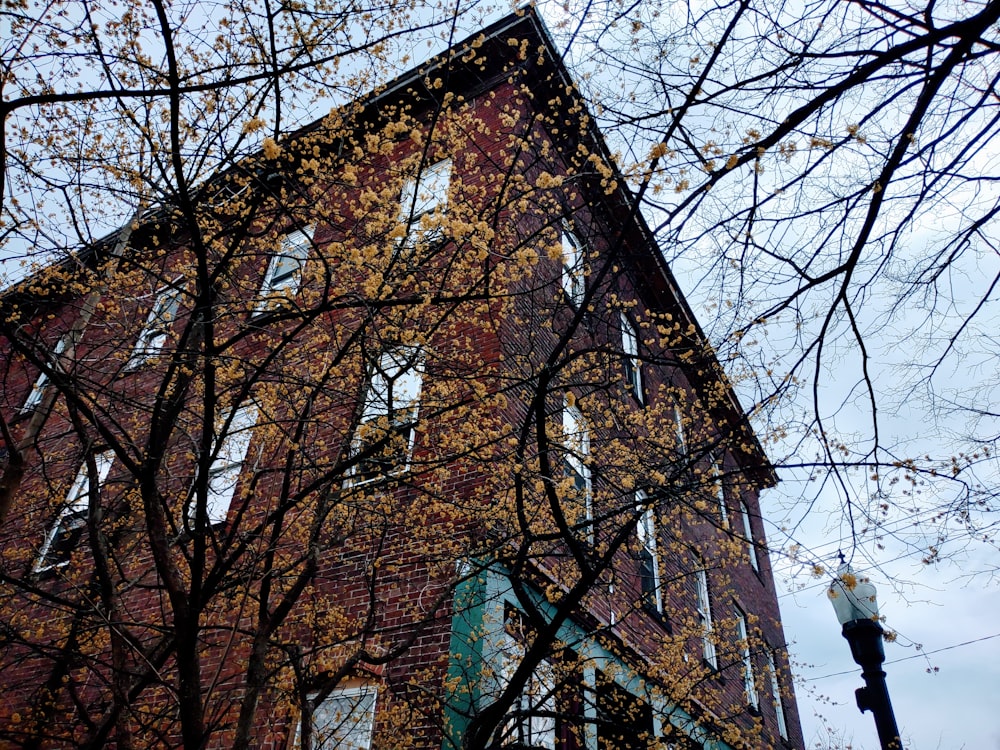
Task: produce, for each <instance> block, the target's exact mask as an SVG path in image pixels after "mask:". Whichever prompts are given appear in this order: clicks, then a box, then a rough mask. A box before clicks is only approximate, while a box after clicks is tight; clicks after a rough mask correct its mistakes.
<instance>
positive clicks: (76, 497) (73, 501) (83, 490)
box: [32, 451, 115, 573]
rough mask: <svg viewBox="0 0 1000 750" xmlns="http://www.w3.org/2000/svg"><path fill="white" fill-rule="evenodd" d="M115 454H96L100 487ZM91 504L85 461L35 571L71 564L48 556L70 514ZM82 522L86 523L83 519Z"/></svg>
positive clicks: (48, 536) (81, 510)
mask: <svg viewBox="0 0 1000 750" xmlns="http://www.w3.org/2000/svg"><path fill="white" fill-rule="evenodd" d="M114 458H115V454H114V452H113V451H105V452H104V453H98V454H97V455H95V456H94V465H95V468H96V469H97V487H98V489H99V488H101V487H102V486H103V485H104V481H105V480H106V479H107V477H108V471H109V470H110V469H111V464H112V463H114ZM89 504H90V476H89V472H88V471H87V463H86V462H84V464H83V466H81V467H80V470H79V471H78V472H77V474H76V479H74V480H73V484H72V485H70V488H69V492H67V493H66V499H65V500H63V507H62V509H61V510H60V511H59V515H58V516H57V517H56V520H55V522H54V523H53V524H52V526H51V527H50V528H49V530H48V532H47V533H46V535H45V539H44V540H43V541H42V546H41V549H39V551H38V559H36V560H35V564H34V566H33V568H32V570H33V572H35V573H44V572H45V571H47V570H53V569H55V568H61V567H63V566H64V565H68V564H69V560H60V561H58V562H53V563H51V564H49V563H47V562H46V557H47V556H48V554H49V550H50V549H51V547H52V544H53V542H54V541H55V539H56V537H57V536H58V535H59V531H60V530H61V529H62V527H63V524H64V523H66V522H67V519H68V518H69V517H70V516H74V515H79V514H80V513H82V512H85V511H86V510H87V508H88V506H89ZM82 523H86V521H83V522H82Z"/></svg>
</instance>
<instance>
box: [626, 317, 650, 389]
mask: <svg viewBox="0 0 1000 750" xmlns="http://www.w3.org/2000/svg"><path fill="white" fill-rule="evenodd" d="M621 323H622V358H623V359H622V361H623V363H624V365H625V385H626V387H628V388H629V390H631V391H632V393H633V394H634V395H635V397H636V398H637V399H639V402H640V403H642V402H644V401H645V399H644V398H643V393H642V362H641V361H640V360H639V335H638V334H637V333H636V330H635V326H633V325H632V321H630V320H629V319H628V318H627V317H626V316H625V314H624V313H622V316H621Z"/></svg>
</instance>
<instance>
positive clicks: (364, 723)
mask: <svg viewBox="0 0 1000 750" xmlns="http://www.w3.org/2000/svg"><path fill="white" fill-rule="evenodd" d="M368 695H371V696H372V698H371V705H370V706H368V707H366V708H365V712H364V714H363V715H362V716H359V717H357V718H356V719H353V713H354V712H353V711H352V712H351V713H350V714H347V715H345V716H341V717H340V721H341V722H342V723H343V722H344V721H345V720H348V721H350V720H351V719H353V726H351V727H349V728H348V732H347V733H346V735H345V734H340V733H339V732H336V733H334V734H332V735H330V736H329V737H327V738H326V741H324V740H322V739H321V740H320V742H316V739H317V738H316V737H313V743H312V747H313V750H335V749H336V750H369V748H371V746H372V739H373V735H374V733H375V712H376V710H377V707H378V688H376V687H375V686H374V685H370V684H365V685H355V686H351V687H342V688H334V689H333V690H331V691H330V693H329V695H327V696H325V697H324V698H323V699H322V700H321V701H320V702H319V703H318V704H317V705H316V707H315V708H314V709H313V710H312V711H311V712H310V719H311V720H313V719H314V718H315V716H316V714H317V712H322V711H323V707H324V705H325V704H327V703H329V704H334V703H335V702H336V701H339V700H344V699H359V698H364V697H366V696H368ZM318 696H319V694H318V693H310V694H309V695H308V696H307V699H308V700H309V702H310V703H312V702H314V701H316V699H317V698H318ZM330 708H331V709H333V710H334V711H335V710H336V709H335V708H334V707H333V705H331V706H330ZM355 708H357V706H356V705H355ZM349 717H350V718H349ZM332 718H333V719H334V720H336V719H337V716H336V714H334V716H333V717H332ZM303 720H304V714H303V717H302V718H300V720H299V722H298V723H297V724H296V726H295V741H294V747H295V748H296V749H297V748H299V746H300V741H301V738H302V721H303ZM316 728H317V727H316V724H315V721H313V730H314V731H315V730H316ZM341 728H342V727H341V726H338V727H334V729H336V730H339V729H341ZM359 728H360V732H359V731H358V730H359ZM357 735H360V736H357ZM359 739H360V740H361V742H360V743H359V742H356V740H359ZM345 741H349V742H350V743H351V744H344V742H345Z"/></svg>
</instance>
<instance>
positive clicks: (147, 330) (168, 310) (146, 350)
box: [127, 287, 181, 370]
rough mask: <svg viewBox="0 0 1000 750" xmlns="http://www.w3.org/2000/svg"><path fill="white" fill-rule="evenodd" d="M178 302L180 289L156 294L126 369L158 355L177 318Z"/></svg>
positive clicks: (162, 290) (139, 365) (168, 289)
mask: <svg viewBox="0 0 1000 750" xmlns="http://www.w3.org/2000/svg"><path fill="white" fill-rule="evenodd" d="M180 302H181V290H180V289H177V288H174V287H168V288H165V289H161V290H160V291H159V292H157V294H156V299H155V300H153V307H152V308H151V309H150V311H149V315H148V317H147V318H146V325H144V326H143V328H142V331H140V332H139V338H138V339H136V342H135V348H134V349H133V350H132V357H131V358H130V359H129V361H128V365H127V369H129V370H134V369H136V368H138V367H141V366H142V364H143V363H144V362H145V361H146V360H148V359H149V358H150V357H155V356H156V355H157V354H159V353H160V351H161V350H162V349H163V347H164V345H166V343H167V337H168V336H169V335H170V328H171V326H172V325H173V322H174V320H175V319H176V318H177V310H178V308H179V307H180Z"/></svg>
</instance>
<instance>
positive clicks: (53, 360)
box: [21, 334, 69, 414]
mask: <svg viewBox="0 0 1000 750" xmlns="http://www.w3.org/2000/svg"><path fill="white" fill-rule="evenodd" d="M68 337H69V334H66V335H65V336H63V337H62V338H61V339H59V340H58V341H57V342H56V345H55V346H54V347H52V351H51V352H50V353H49V356H48V360H49V364H50V365H52V366H53V367H55V366H57V365H58V363H59V356H60V355H61V354H62V353H63V352H64V351H66V342H67V339H68ZM48 383H49V374H48V373H47V372H45V371H44V370H43V371H42V372H40V373H38V379H37V380H36V381H35V384H34V385H33V386H32V387H31V393H29V394H28V398H26V399H25V400H24V405H23V406H22V407H21V413H22V414H27V413H28V412H29V411H33V410H34V409H35V407H37V406H38V405H39V404H40V403H42V396H43V395H45V386H46V385H48Z"/></svg>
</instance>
